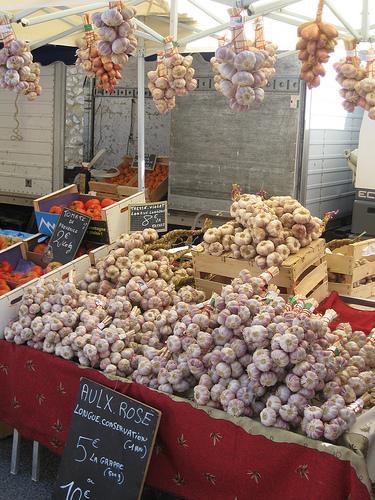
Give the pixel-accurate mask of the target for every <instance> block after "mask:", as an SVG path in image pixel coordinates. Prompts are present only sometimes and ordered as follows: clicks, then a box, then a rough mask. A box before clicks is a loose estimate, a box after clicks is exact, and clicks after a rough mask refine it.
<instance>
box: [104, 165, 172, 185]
mask: <svg viewBox="0 0 375 500" xmlns="http://www.w3.org/2000/svg"><path fill="white" fill-rule="evenodd" d="M117 168H118V170H119V171H120V174H119V175H118V176H116V177H110V178H109V179H105V182H107V183H108V184H117V185H120V186H126V185H127V184H128V183H129V182H130V181H131V180H132V179H133V178H134V177H135V176H136V175H137V172H138V170H137V169H135V168H132V167H131V166H130V164H129V163H128V162H126V161H124V162H123V163H121V165H119V166H118V167H117ZM168 173H169V166H168V165H163V164H162V163H159V162H158V163H156V164H155V168H154V170H146V172H145V188H147V189H148V190H149V191H150V192H152V191H153V190H154V189H155V188H157V187H158V186H159V184H161V183H162V182H163V180H164V179H166V178H167V177H168ZM131 186H132V187H138V180H135V181H134V182H133V183H132V184H131Z"/></svg>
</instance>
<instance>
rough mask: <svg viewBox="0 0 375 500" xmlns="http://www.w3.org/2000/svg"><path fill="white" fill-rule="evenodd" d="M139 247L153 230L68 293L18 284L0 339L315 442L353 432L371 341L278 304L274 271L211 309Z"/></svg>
mask: <svg viewBox="0 0 375 500" xmlns="http://www.w3.org/2000/svg"><path fill="white" fill-rule="evenodd" d="M146 241H147V244H148V245H149V244H152V242H154V243H155V242H156V241H157V240H156V235H155V233H154V232H153V230H145V231H143V232H142V233H140V232H138V233H133V234H132V235H125V234H124V235H122V237H121V238H119V239H118V241H117V245H116V248H115V249H113V250H111V251H110V253H109V254H108V256H107V257H105V258H104V259H103V260H102V261H101V265H100V264H99V265H97V267H96V268H94V267H92V268H90V269H89V270H88V271H87V272H86V273H85V275H84V280H81V282H79V283H78V284H77V285H75V284H74V283H72V282H70V281H69V280H68V282H65V281H56V280H52V279H51V280H48V278H47V279H46V280H45V281H44V282H42V281H38V282H34V283H29V284H27V285H26V286H25V287H24V293H23V296H22V299H21V301H20V303H19V304H18V305H17V317H15V318H14V319H13V320H12V321H11V322H10V323H9V326H7V327H6V328H5V329H4V338H5V339H6V340H7V341H9V342H14V343H16V344H27V345H28V346H30V347H33V348H35V349H38V350H42V351H44V352H48V353H50V354H54V355H56V356H61V357H63V358H64V359H67V360H78V361H79V363H80V364H82V365H84V366H92V367H95V368H98V369H100V370H103V371H104V372H105V373H110V374H113V375H118V376H121V377H131V378H132V379H133V380H134V381H135V382H137V383H139V384H142V385H146V386H148V387H151V388H155V389H158V390H160V391H162V392H165V393H168V394H172V393H184V392H185V391H187V390H188V389H190V388H194V390H193V392H194V399H195V401H196V403H197V404H201V405H208V406H210V407H214V408H218V409H222V410H224V411H226V412H227V413H228V414H229V415H231V416H232V417H239V416H249V417H252V418H257V417H259V418H260V421H261V422H262V423H263V424H264V425H266V426H270V425H273V426H276V427H279V428H282V429H286V430H288V429H292V428H296V427H299V426H301V427H302V431H303V432H304V433H305V434H306V435H307V436H308V437H311V438H313V439H319V438H323V437H324V438H325V439H327V440H329V441H336V440H337V438H338V437H339V435H340V434H341V433H342V432H345V431H346V430H347V429H349V428H350V426H351V425H352V424H353V422H354V421H355V418H356V417H355V415H356V412H358V411H360V410H361V409H362V408H363V406H364V402H365V401H366V394H367V392H369V391H371V390H372V389H373V387H374V385H375V376H374V374H373V372H372V369H373V368H374V367H375V347H374V345H373V342H372V340H371V339H372V336H371V335H370V336H369V338H367V337H366V335H365V334H364V333H363V332H359V331H355V332H353V331H352V329H351V327H350V325H348V324H341V325H339V326H338V327H337V328H336V330H334V331H331V330H330V329H329V327H328V324H329V323H330V322H331V321H332V320H333V319H334V318H335V316H336V314H335V313H334V311H332V310H328V311H326V313H325V315H324V316H323V317H322V316H321V315H315V314H314V309H315V308H316V306H317V302H316V301H314V299H306V298H304V297H301V296H295V297H290V298H289V299H288V301H287V302H286V301H285V300H284V299H283V298H282V297H281V296H280V295H279V291H278V289H277V287H275V286H274V285H269V282H270V280H271V279H272V277H273V276H274V275H275V274H277V269H270V270H268V271H265V272H263V273H262V274H261V275H260V276H258V277H252V276H251V274H250V272H249V270H248V269H244V270H242V271H241V273H240V274H239V276H238V277H237V278H235V279H233V280H232V282H231V284H230V285H226V286H225V287H223V289H222V292H221V293H220V295H217V294H215V295H214V296H213V297H211V299H209V300H205V297H204V293H203V292H202V291H200V290H196V289H194V288H192V287H191V286H189V285H188V286H183V287H181V288H180V289H179V290H178V291H176V290H174V289H173V287H171V286H169V285H168V283H167V281H166V279H163V278H160V275H162V274H163V273H164V271H165V269H164V268H165V266H167V261H168V263H169V260H168V259H167V255H166V254H165V253H164V252H166V251H165V250H162V249H161V250H158V249H154V250H150V251H149V250H148V249H147V247H146V245H145V243H146ZM141 248H143V251H140V250H141ZM135 264H137V265H135ZM139 273H140V274H139ZM154 273H156V274H154ZM165 277H166V278H167V275H165ZM169 282H171V280H169ZM85 287H86V289H83V288H85Z"/></svg>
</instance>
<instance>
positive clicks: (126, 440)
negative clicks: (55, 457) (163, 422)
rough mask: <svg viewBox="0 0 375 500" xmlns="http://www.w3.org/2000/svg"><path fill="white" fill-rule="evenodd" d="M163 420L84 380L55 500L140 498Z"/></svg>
mask: <svg viewBox="0 0 375 500" xmlns="http://www.w3.org/2000/svg"><path fill="white" fill-rule="evenodd" d="M160 416H161V413H160V412H159V411H158V410H155V409H154V408H151V407H150V406H147V405H145V404H143V403H140V402H138V401H136V400H134V399H132V398H129V397H128V396H124V395H123V394H121V393H119V392H116V391H113V390H112V389H108V388H107V387H105V386H104V385H101V384H98V383H96V382H93V381H92V380H89V379H85V378H82V379H81V383H80V386H79V390H78V395H77V399H76V402H75V404H74V410H73V415H72V420H71V422H70V427H69V432H68V437H67V440H66V444H65V449H64V453H63V456H62V459H61V463H60V467H59V472H58V474H57V478H56V483H55V487H54V490H53V495H52V498H53V499H57V500H79V499H81V500H84V499H86V498H88V499H90V500H104V499H107V498H124V499H125V498H126V500H138V499H139V498H140V497H141V494H142V488H143V483H144V479H145V475H146V472H147V468H148V463H149V461H150V457H151V452H152V449H153V445H154V441H155V437H156V432H157V429H158V426H159V421H160Z"/></svg>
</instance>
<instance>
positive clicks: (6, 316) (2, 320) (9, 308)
mask: <svg viewBox="0 0 375 500" xmlns="http://www.w3.org/2000/svg"><path fill="white" fill-rule="evenodd" d="M90 267H91V262H90V258H89V256H88V255H83V256H82V257H79V258H78V259H75V260H73V261H72V262H69V263H68V264H65V266H61V267H59V268H57V269H55V270H53V271H51V272H50V273H48V274H45V275H44V277H46V278H47V277H48V278H51V279H53V280H65V279H67V278H68V276H69V272H70V271H75V277H74V282H78V281H80V280H81V279H82V277H83V275H84V273H85V272H86V271H87V270H88V269H89V268H90ZM38 279H39V278H35V280H31V281H29V282H28V283H26V284H25V285H22V286H19V287H17V288H15V289H14V290H11V291H10V292H8V293H6V294H4V295H1V296H0V332H3V330H4V328H5V327H6V326H8V323H9V322H10V321H11V320H12V319H13V318H14V317H15V316H16V315H17V305H18V304H19V302H20V300H21V298H22V295H23V293H24V289H25V287H26V286H28V285H30V284H33V283H37V281H38Z"/></svg>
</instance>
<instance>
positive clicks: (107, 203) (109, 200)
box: [100, 198, 116, 208]
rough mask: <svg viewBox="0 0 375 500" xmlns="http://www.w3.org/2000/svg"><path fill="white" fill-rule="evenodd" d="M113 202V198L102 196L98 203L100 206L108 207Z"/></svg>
mask: <svg viewBox="0 0 375 500" xmlns="http://www.w3.org/2000/svg"><path fill="white" fill-rule="evenodd" d="M114 203H116V202H115V201H114V200H111V198H104V199H103V200H102V202H101V203H100V205H101V206H102V208H105V207H109V206H110V205H113V204H114Z"/></svg>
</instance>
